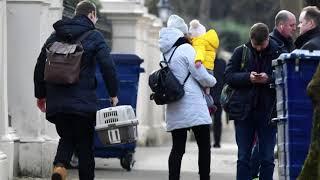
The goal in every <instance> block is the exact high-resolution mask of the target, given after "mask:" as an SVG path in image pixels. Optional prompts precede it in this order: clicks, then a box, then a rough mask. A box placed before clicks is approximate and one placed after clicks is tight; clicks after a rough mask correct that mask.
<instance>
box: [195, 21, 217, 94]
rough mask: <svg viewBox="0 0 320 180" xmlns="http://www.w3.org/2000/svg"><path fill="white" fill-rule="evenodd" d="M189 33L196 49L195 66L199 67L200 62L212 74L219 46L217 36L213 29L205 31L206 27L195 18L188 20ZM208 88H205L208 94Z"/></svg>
mask: <svg viewBox="0 0 320 180" xmlns="http://www.w3.org/2000/svg"><path fill="white" fill-rule="evenodd" d="M189 34H190V37H191V43H192V46H193V48H194V49H195V51H196V58H195V66H196V67H197V68H199V67H200V66H201V64H203V66H204V67H205V68H206V69H207V70H208V72H209V73H210V74H211V75H213V70H214V61H215V59H216V51H217V49H218V47H219V38H218V35H217V33H216V31H215V30H214V29H210V30H209V31H208V32H206V28H205V27H204V26H203V25H202V24H200V22H199V21H198V20H196V19H194V20H192V21H191V22H190V28H189ZM209 92H210V88H206V93H207V94H209Z"/></svg>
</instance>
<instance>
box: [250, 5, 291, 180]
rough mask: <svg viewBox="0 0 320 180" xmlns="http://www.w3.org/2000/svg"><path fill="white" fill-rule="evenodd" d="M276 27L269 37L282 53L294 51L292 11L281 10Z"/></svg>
mask: <svg viewBox="0 0 320 180" xmlns="http://www.w3.org/2000/svg"><path fill="white" fill-rule="evenodd" d="M274 21H275V27H274V29H273V31H272V32H271V33H270V34H269V37H270V38H271V39H272V40H274V41H276V42H277V43H278V45H279V47H280V48H281V52H282V53H289V52H291V51H293V50H294V42H293V39H292V38H293V36H294V34H295V31H296V17H295V15H294V14H292V13H291V12H290V11H287V10H281V11H279V12H278V14H277V15H276V17H275V19H274ZM258 155H259V146H258V139H256V143H255V145H254V147H253V150H252V156H251V160H250V168H251V176H252V179H254V178H257V177H258V174H259V169H260V162H259V157H258Z"/></svg>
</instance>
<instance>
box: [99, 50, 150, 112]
mask: <svg viewBox="0 0 320 180" xmlns="http://www.w3.org/2000/svg"><path fill="white" fill-rule="evenodd" d="M111 56H112V58H113V60H114V62H115V65H116V71H117V75H118V78H119V93H118V99H119V104H118V105H131V106H132V107H133V109H134V110H135V109H136V104H137V93H138V83H139V76H140V73H141V72H144V69H143V68H140V64H141V63H142V62H143V60H142V59H140V58H139V57H138V56H137V55H134V54H111ZM96 69H97V70H96V78H97V82H98V86H97V91H96V92H97V98H98V109H102V108H107V107H110V101H109V94H108V92H107V90H106V88H105V85H104V83H103V79H102V75H101V72H100V70H99V67H97V68H96Z"/></svg>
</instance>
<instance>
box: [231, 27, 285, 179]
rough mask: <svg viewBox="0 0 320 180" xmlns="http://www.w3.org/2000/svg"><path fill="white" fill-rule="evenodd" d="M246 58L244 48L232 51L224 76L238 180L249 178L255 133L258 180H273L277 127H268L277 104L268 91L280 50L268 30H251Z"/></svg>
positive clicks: (270, 91)
mask: <svg viewBox="0 0 320 180" xmlns="http://www.w3.org/2000/svg"><path fill="white" fill-rule="evenodd" d="M245 46H246V47H247V48H248V50H247V51H248V52H247V54H248V56H247V57H246V58H245V62H242V53H243V48H244V46H243V45H242V46H240V47H238V48H236V49H235V51H234V53H233V55H232V57H231V59H230V61H229V63H228V65H227V68H226V72H225V78H226V79H225V81H226V83H228V84H229V85H230V86H231V87H233V88H234V89H235V92H234V94H233V101H232V102H230V108H231V109H232V110H231V112H232V113H231V114H230V113H229V115H230V119H233V120H235V130H236V142H237V145H238V161H237V180H248V179H250V178H251V175H250V166H249V161H250V157H251V150H252V145H253V142H254V138H255V133H257V136H258V138H259V158H260V162H261V167H260V179H263V180H272V176H273V170H274V153H273V150H274V147H275V144H276V127H275V126H273V125H270V120H271V118H272V115H273V110H274V108H275V104H276V94H275V89H272V88H270V84H271V83H273V82H274V79H273V78H272V60H273V59H275V58H277V57H278V56H279V55H280V53H281V49H280V48H279V46H278V44H277V43H276V42H275V41H273V40H272V39H270V40H269V30H268V27H267V26H266V25H265V24H263V23H257V24H254V25H253V26H252V27H251V29H250V42H248V43H246V44H245Z"/></svg>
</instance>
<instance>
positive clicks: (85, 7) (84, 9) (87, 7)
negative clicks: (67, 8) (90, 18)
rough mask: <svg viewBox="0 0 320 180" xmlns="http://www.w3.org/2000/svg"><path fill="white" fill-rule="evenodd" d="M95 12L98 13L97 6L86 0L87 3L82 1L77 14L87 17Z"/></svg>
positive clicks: (76, 11) (77, 7)
mask: <svg viewBox="0 0 320 180" xmlns="http://www.w3.org/2000/svg"><path fill="white" fill-rule="evenodd" d="M93 11H96V6H95V5H94V4H93V3H92V2H90V1H88V0H85V1H80V2H79V3H78V4H77V6H76V10H75V14H76V15H85V16H87V15H88V14H90V13H92V12H93Z"/></svg>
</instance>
